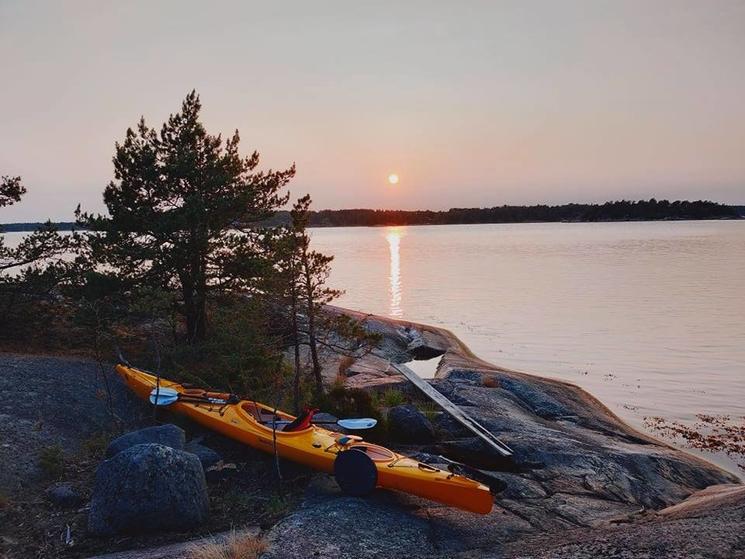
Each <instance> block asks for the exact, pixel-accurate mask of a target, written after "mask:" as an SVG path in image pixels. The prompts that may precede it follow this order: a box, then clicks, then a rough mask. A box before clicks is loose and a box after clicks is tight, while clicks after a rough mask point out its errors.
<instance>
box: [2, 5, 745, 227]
mask: <svg viewBox="0 0 745 559" xmlns="http://www.w3.org/2000/svg"><path fill="white" fill-rule="evenodd" d="M0 69H2V74H1V75H2V78H1V80H2V81H1V83H0V174H12V175H22V176H23V177H24V179H25V182H26V184H27V185H28V187H29V190H30V192H29V194H28V196H27V198H26V200H25V202H24V203H23V204H20V205H18V206H16V207H13V208H9V209H8V208H6V209H4V210H2V211H0V222H3V221H6V222H7V221H20V220H26V219H37V218H46V217H51V218H53V219H62V218H69V217H70V216H71V213H72V211H73V209H74V207H75V206H76V205H77V203H78V202H81V203H82V204H83V206H84V207H85V208H87V209H93V210H99V209H101V208H102V203H101V191H102V189H103V187H104V186H105V184H106V183H107V182H108V181H109V180H110V179H111V176H112V164H111V157H112V155H113V150H114V142H115V141H116V140H120V139H122V138H123V136H124V132H125V130H126V128H127V127H128V126H130V125H133V124H134V123H135V122H136V121H137V119H138V118H139V116H140V115H144V116H145V118H146V119H147V120H148V121H149V122H150V123H151V124H155V125H160V123H161V122H162V121H163V120H164V119H165V118H166V117H167V116H168V114H169V113H170V112H173V111H175V110H177V109H178V108H179V106H180V102H181V99H182V98H183V97H184V95H185V94H186V93H187V92H188V91H190V90H191V89H192V88H196V89H197V91H198V92H199V93H200V94H201V97H202V102H203V105H204V112H203V114H204V120H205V122H206V124H207V127H208V129H209V130H210V131H211V132H215V133H216V132H223V133H230V132H232V130H233V129H235V128H238V129H239V130H240V132H241V136H242V138H243V151H244V153H248V152H249V151H250V150H253V149H258V150H259V151H260V152H261V154H262V157H263V162H264V164H265V165H267V166H272V167H285V166H287V165H289V164H291V163H292V162H293V161H295V162H297V166H298V175H297V178H296V179H295V180H294V181H293V183H292V185H291V190H292V192H293V194H296V195H301V194H304V193H305V192H310V193H311V195H312V196H313V199H314V202H315V207H316V208H348V207H374V208H404V209H414V208H431V209H441V208H448V207H451V206H461V207H462V206H491V205H497V204H503V203H535V202H549V203H561V202H569V201H603V200H606V199H616V198H621V197H625V198H639V197H650V196H656V197H658V198H710V199H714V200H718V201H724V202H734V203H745V0H741V1H707V0H699V1H687V0H671V1H663V0H643V1H638V2H637V1H629V0H614V1H602V0H587V1H568V0H565V1H559V0H546V1H543V2H539V1H532V2H529V1H519V2H518V1H516V2H498V1H488V2H486V1H485V2H476V1H455V0H449V1H443V2H434V1H432V0H429V1H422V2H415V1H410V0H407V1H401V0H398V1H395V2H384V1H381V0H374V1H373V0H370V1H362V0H355V1H353V0H345V1H340V2H327V1H323V0H316V1H313V2H311V1H308V0H302V1H297V2H289V1H282V2H248V1H237V2H219V1H212V2H203V1H202V2H186V1H184V0H179V1H173V2H165V1H158V2H155V1H147V2H145V1H141V2H132V1H127V2H124V1H117V2H114V1H111V2H104V1H101V0H96V1H90V2H73V1H65V2H59V1H54V2H52V1H50V2H35V1H28V0H22V1H21V0H18V1H15V2H11V1H9V0H0ZM392 172H396V173H398V174H399V175H400V177H401V182H400V183H399V185H398V186H397V187H395V188H393V187H391V186H389V185H388V184H387V182H386V177H387V175H388V174H389V173H392Z"/></svg>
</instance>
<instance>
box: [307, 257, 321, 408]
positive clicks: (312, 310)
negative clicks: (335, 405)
mask: <svg viewBox="0 0 745 559" xmlns="http://www.w3.org/2000/svg"><path fill="white" fill-rule="evenodd" d="M305 291H306V293H305V296H306V297H307V303H308V345H309V346H310V358H311V361H312V362H313V378H314V379H315V381H316V395H321V394H323V377H322V376H321V363H320V361H319V360H318V343H317V342H316V304H315V301H314V300H313V296H314V293H313V284H312V281H311V276H310V271H309V270H308V267H307V263H306V267H305Z"/></svg>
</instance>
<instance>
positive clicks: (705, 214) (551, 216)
mask: <svg viewBox="0 0 745 559" xmlns="http://www.w3.org/2000/svg"><path fill="white" fill-rule="evenodd" d="M743 217H745V206H728V205H725V204H719V203H717V202H709V201H704V200H697V201H695V202H691V201H688V200H676V201H674V202H670V201H668V200H655V199H654V198H652V199H650V200H639V201H637V202H633V201H629V200H620V201H617V202H605V203H604V204H563V205H560V206H547V205H537V206H506V205H505V206H495V207H493V208H451V209H449V210H444V211H431V210H412V211H406V210H366V209H353V210H320V211H311V212H310V226H311V227H350V226H376V225H456V224H466V223H527V222H541V221H543V222H551V221H567V222H582V221H659V220H683V219H738V218H743ZM289 222H290V212H287V211H279V212H276V213H275V215H274V216H273V217H272V218H270V219H268V220H266V221H264V222H262V224H263V225H270V226H271V225H286V224H288V223H289ZM41 225H43V224H42V223H10V224H7V225H0V229H2V230H3V231H6V232H11V231H34V230H35V229H38V228H39V227H40V226H41ZM55 225H56V226H57V228H58V229H59V230H60V231H71V230H75V229H80V226H79V225H76V224H75V223H74V222H63V223H56V224H55Z"/></svg>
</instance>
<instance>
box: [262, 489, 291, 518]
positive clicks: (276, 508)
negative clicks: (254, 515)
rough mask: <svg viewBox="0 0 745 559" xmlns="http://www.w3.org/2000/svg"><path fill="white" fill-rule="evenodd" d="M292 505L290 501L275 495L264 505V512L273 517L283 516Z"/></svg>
mask: <svg viewBox="0 0 745 559" xmlns="http://www.w3.org/2000/svg"><path fill="white" fill-rule="evenodd" d="M291 504H292V503H291V502H290V500H289V499H286V498H284V497H282V496H281V495H278V494H276V493H275V494H274V495H272V496H271V497H270V498H269V500H268V501H267V502H266V505H264V511H265V512H266V513H267V514H268V515H269V516H271V517H277V516H282V515H283V514H285V513H286V512H287V511H288V510H289V509H290V506H291Z"/></svg>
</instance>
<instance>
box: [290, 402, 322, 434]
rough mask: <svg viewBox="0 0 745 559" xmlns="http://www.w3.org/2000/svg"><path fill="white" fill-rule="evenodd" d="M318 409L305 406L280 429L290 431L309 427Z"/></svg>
mask: <svg viewBox="0 0 745 559" xmlns="http://www.w3.org/2000/svg"><path fill="white" fill-rule="evenodd" d="M317 411H318V410H317V409H315V408H305V409H304V410H303V413H301V414H300V415H298V416H297V417H296V418H295V419H294V421H291V422H290V423H288V424H287V425H285V426H284V427H283V428H282V431H285V432H292V431H302V430H304V429H307V428H308V427H310V424H311V422H312V421H313V416H314V415H315V414H316V412H317Z"/></svg>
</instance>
